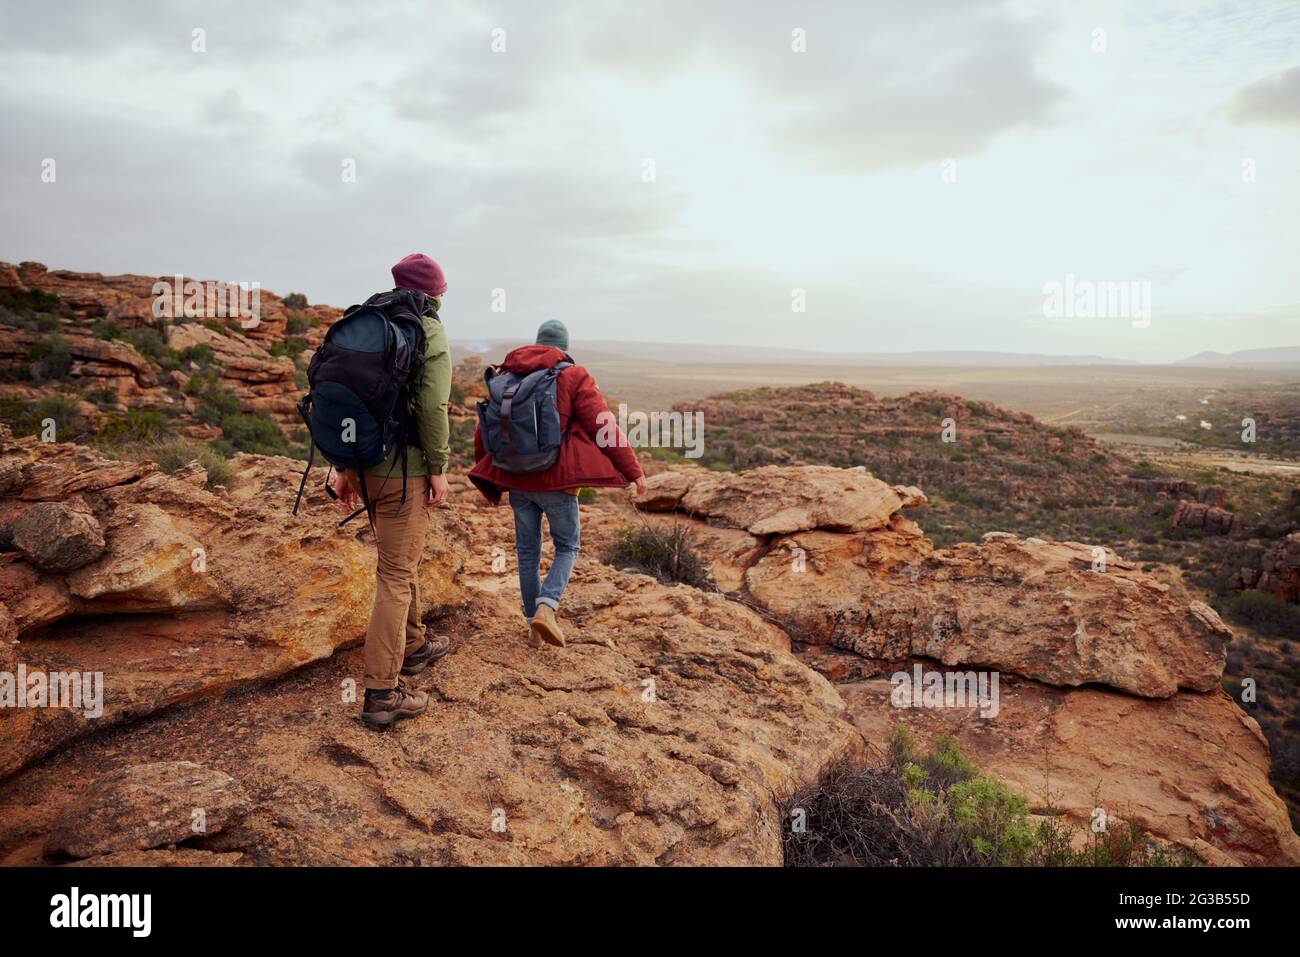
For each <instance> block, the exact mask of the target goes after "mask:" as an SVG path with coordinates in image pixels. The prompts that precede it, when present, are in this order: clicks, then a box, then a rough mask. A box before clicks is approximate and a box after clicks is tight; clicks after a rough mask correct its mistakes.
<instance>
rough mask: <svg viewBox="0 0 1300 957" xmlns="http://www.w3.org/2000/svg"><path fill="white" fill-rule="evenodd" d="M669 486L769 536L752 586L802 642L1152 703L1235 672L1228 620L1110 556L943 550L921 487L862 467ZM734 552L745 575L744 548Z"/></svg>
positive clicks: (753, 559) (689, 480)
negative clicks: (894, 483)
mask: <svg viewBox="0 0 1300 957" xmlns="http://www.w3.org/2000/svg"><path fill="white" fill-rule="evenodd" d="M760 473H762V474H760ZM834 473H838V477H837V476H836V475H835V474H834ZM665 488H671V489H673V490H675V491H678V490H679V491H680V492H681V494H680V496H679V497H678V499H677V508H679V509H680V510H682V511H683V512H686V513H688V514H691V515H695V516H699V515H705V516H709V517H710V518H712V519H714V520H715V521H717V520H720V521H723V522H725V523H727V524H739V525H742V526H745V525H746V524H747V527H748V531H749V532H750V533H751V534H754V535H756V536H759V537H763V535H764V533H765V532H766V541H765V542H764V546H765V547H763V548H759V547H758V542H757V541H755V543H754V545H753V546H752V547H750V548H748V549H746V550H744V551H742V553H741V555H740V556H739V558H740V560H741V561H745V560H748V564H747V566H746V567H745V569H744V574H743V586H744V591H745V593H746V594H747V595H749V596H750V597H752V598H753V599H755V600H756V601H757V603H758V604H759V605H760V606H761V607H763V608H764V609H766V610H767V611H769V612H771V613H773V614H774V615H775V616H776V617H777V619H778V620H779V621H780V622H781V623H782V624H783V625H784V626H785V627H786V628H787V629H788V630H789V631H790V633H791V634H792V635H793V636H795V637H796V638H797V639H798V640H799V641H801V642H804V643H807V644H830V645H834V646H836V647H839V648H845V649H848V650H850V651H854V652H857V653H858V654H861V655H863V656H864V657H867V658H873V659H882V660H901V659H904V658H907V657H909V656H924V657H930V658H934V659H936V660H939V661H942V662H944V663H945V664H953V665H955V664H968V665H974V666H979V667H989V668H997V669H1000V670H1005V671H1009V672H1012V673H1015V674H1021V675H1024V676H1025V677H1030V678H1035V679H1037V680H1040V681H1046V682H1049V683H1051V684H1058V685H1072V686H1078V685H1084V684H1106V685H1109V686H1111V687H1114V688H1118V689H1120V690H1123V691H1128V692H1130V693H1132V694H1139V695H1144V696H1149V697H1168V696H1169V695H1172V694H1174V693H1175V692H1177V691H1178V689H1179V688H1192V689H1196V690H1201V691H1204V690H1208V689H1210V688H1213V687H1215V686H1216V685H1217V684H1218V681H1219V678H1220V677H1221V676H1222V673H1223V663H1224V659H1225V655H1226V649H1227V643H1228V640H1229V639H1230V638H1231V632H1230V631H1229V629H1228V628H1227V627H1226V626H1225V625H1224V624H1223V622H1222V621H1221V620H1220V619H1219V617H1218V615H1216V614H1215V613H1214V611H1213V610H1211V609H1210V608H1209V607H1208V606H1206V605H1204V604H1203V603H1201V602H1198V601H1195V600H1194V599H1192V598H1191V597H1190V596H1188V595H1187V594H1186V593H1185V592H1184V591H1182V590H1181V589H1180V588H1178V587H1176V586H1173V585H1168V584H1163V583H1159V582H1157V581H1155V580H1154V579H1152V578H1151V577H1150V576H1147V575H1144V574H1142V573H1140V572H1138V571H1137V569H1136V566H1135V565H1133V564H1132V563H1129V562H1126V561H1123V560H1122V559H1120V558H1119V557H1118V556H1116V555H1115V554H1114V553H1113V552H1110V551H1109V550H1106V549H1093V548H1089V547H1088V546H1086V545H1082V544H1079V543H1077V542H1064V543H1062V542H1045V541H1041V540H1038V539H1019V538H1017V537H1015V536H1013V535H1008V534H1005V533H990V534H989V535H986V536H985V538H984V541H983V542H982V543H980V544H979V545H971V544H963V545H957V546H955V547H954V548H951V549H946V550H943V551H939V552H935V551H933V549H932V548H931V546H930V544H929V542H928V540H927V539H925V537H924V535H923V534H922V533H921V530H920V528H919V527H918V526H917V525H916V524H915V523H914V522H911V521H910V520H908V519H906V518H904V517H903V516H902V515H901V514H900V512H899V509H900V508H902V507H904V505H912V504H917V503H919V502H921V501H924V497H923V496H921V494H920V492H919V491H917V490H915V489H901V490H900V489H896V488H893V487H890V486H888V485H885V483H883V482H879V481H878V480H876V479H874V478H872V477H871V476H870V475H867V474H865V473H862V472H858V471H856V470H839V469H827V468H822V467H815V466H804V467H798V468H769V469H756V470H754V471H753V472H748V473H744V474H743V475H742V476H725V475H724V476H719V477H714V476H712V475H711V474H710V473H706V472H702V471H701V472H695V471H692V472H688V473H663V474H661V475H656V476H652V477H651V479H650V480H648V481H647V494H646V499H648V500H651V501H654V502H655V504H656V505H657V506H659V505H661V502H662V499H663V498H664V496H663V494H662V491H661V490H663V489H665ZM837 494H838V495H840V496H841V497H842V499H843V501H842V502H841V503H839V504H836V503H835V502H834V501H833V500H834V498H835V496H836V495H837ZM782 496H783V497H782ZM773 500H775V503H776V504H773ZM786 502H790V503H800V504H798V505H793V504H792V505H785V504H784V503H786ZM791 532H793V534H790V533H791ZM701 534H702V535H703V536H704V537H705V538H708V537H709V536H710V532H707V531H701ZM720 558H721V562H720V564H721V566H722V568H723V574H724V578H728V579H729V580H732V581H734V580H735V579H736V578H737V575H736V568H735V565H736V560H737V556H736V555H735V554H734V553H733V552H732V551H725V552H723V553H721V554H720Z"/></svg>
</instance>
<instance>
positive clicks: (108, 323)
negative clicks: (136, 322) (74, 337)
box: [90, 319, 122, 341]
mask: <svg viewBox="0 0 1300 957" xmlns="http://www.w3.org/2000/svg"><path fill="white" fill-rule="evenodd" d="M90 331H91V332H93V333H94V334H95V335H96V336H98V337H99V338H100V339H108V340H110V341H111V340H113V339H121V338H122V327H121V326H119V325H118V324H117V323H116V322H114V321H113V320H112V319H96V320H95V321H94V322H93V323H91V326H90Z"/></svg>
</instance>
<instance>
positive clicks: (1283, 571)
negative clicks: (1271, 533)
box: [1240, 532, 1300, 604]
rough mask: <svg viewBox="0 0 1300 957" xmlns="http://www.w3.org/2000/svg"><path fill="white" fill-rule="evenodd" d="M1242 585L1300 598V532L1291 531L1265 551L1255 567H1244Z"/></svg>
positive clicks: (1289, 599)
mask: <svg viewBox="0 0 1300 957" xmlns="http://www.w3.org/2000/svg"><path fill="white" fill-rule="evenodd" d="M1240 587H1242V588H1254V589H1256V590H1258V591H1263V592H1268V593H1269V594H1270V595H1274V596H1276V597H1278V598H1280V599H1281V600H1282V601H1285V602H1290V603H1291V604H1296V603H1297V602H1300V532H1292V533H1291V534H1290V535H1288V536H1287V537H1286V538H1284V539H1282V541H1280V542H1278V543H1277V544H1275V545H1274V546H1273V547H1272V548H1270V549H1268V550H1267V551H1264V552H1263V553H1262V554H1261V555H1260V556H1259V559H1258V561H1257V562H1256V563H1255V564H1254V565H1253V566H1252V567H1249V568H1243V569H1241V573H1240Z"/></svg>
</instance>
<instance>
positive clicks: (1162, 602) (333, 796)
mask: <svg viewBox="0 0 1300 957" xmlns="http://www.w3.org/2000/svg"><path fill="white" fill-rule="evenodd" d="M297 465H298V463H296V462H294V461H292V460H289V459H282V458H266V457H261V456H251V455H241V456H239V457H237V458H236V459H235V461H234V478H233V479H232V480H231V481H230V482H229V484H228V486H225V487H218V488H216V489H215V490H206V489H205V488H204V484H205V476H204V474H203V471H202V469H201V468H200V467H199V466H198V465H197V464H196V465H192V466H190V467H188V468H184V469H181V470H179V471H177V472H176V473H174V474H172V475H164V474H162V473H160V472H159V471H158V470H157V469H156V467H155V466H153V465H152V464H151V463H147V462H146V463H136V462H120V461H114V460H110V459H106V458H103V457H102V456H100V455H99V454H97V453H95V452H93V451H91V450H88V449H85V448H83V447H80V446H76V445H71V444H60V443H43V442H40V441H39V440H37V439H36V438H34V437H29V438H23V439H17V440H15V439H13V438H11V437H10V436H9V435H8V434H7V433H5V432H3V431H0V602H2V603H3V604H2V606H0V636H2V637H0V673H6V672H7V673H9V674H11V675H17V674H19V673H20V672H22V673H26V674H27V675H31V674H33V673H39V674H43V675H47V676H53V675H60V674H62V675H70V674H78V675H93V674H95V673H99V674H102V681H103V696H102V709H100V713H98V714H95V715H93V716H90V715H89V714H88V713H87V710H88V709H87V708H85V707H82V708H81V709H77V708H51V707H43V706H32V702H31V701H28V702H27V706H25V707H7V708H4V709H0V778H2V779H3V781H2V782H0V861H2V862H4V863H8V864H18V863H38V862H45V863H61V862H80V861H85V862H88V863H122V864H177V865H185V864H213V865H216V864H298V863H313V864H319V863H388V864H392V863H425V864H435V863H542V864H574V863H616V864H651V863H659V864H740V863H747V864H776V863H779V862H780V860H781V839H780V834H781V827H782V822H781V819H780V810H779V808H780V802H781V800H782V799H783V798H785V797H786V796H788V795H789V794H790V793H792V791H793V790H794V789H795V788H796V787H798V786H799V785H800V784H802V783H805V782H808V781H810V780H813V779H815V778H816V776H817V775H818V774H819V773H820V772H821V771H822V770H823V769H824V768H826V767H828V766H829V765H831V764H833V763H835V762H836V761H837V760H839V759H841V758H843V757H846V756H847V757H850V758H854V757H856V758H860V759H862V758H866V759H869V757H870V755H871V754H873V753H875V752H877V751H878V750H879V749H880V748H881V746H882V743H883V741H884V738H885V736H886V735H887V734H888V732H889V731H890V729H891V728H892V727H893V726H894V725H895V724H897V723H899V722H902V723H905V724H907V725H909V726H911V727H913V728H914V729H915V730H916V731H917V732H918V733H919V734H920V735H922V736H923V737H927V738H932V737H935V736H937V735H938V734H939V733H941V732H942V731H945V730H947V731H951V732H953V733H955V734H956V735H957V737H958V738H959V739H960V741H961V742H962V745H963V747H964V749H965V750H966V751H967V752H968V753H969V754H971V756H972V757H973V758H974V759H975V760H976V761H977V762H978V763H979V764H980V765H981V766H982V767H983V768H984V769H985V770H986V771H987V772H988V773H991V774H994V775H996V776H998V777H999V778H1001V779H1003V780H1004V781H1006V782H1007V783H1009V784H1010V785H1011V786H1013V787H1015V788H1017V789H1019V790H1021V791H1023V792H1024V793H1025V794H1026V795H1028V796H1030V797H1031V799H1032V800H1035V801H1037V800H1040V798H1039V796H1040V795H1043V794H1046V793H1050V798H1051V803H1052V805H1053V807H1055V808H1057V809H1059V812H1060V813H1063V814H1066V815H1069V816H1071V817H1072V818H1076V819H1080V820H1084V821H1086V820H1088V819H1089V816H1090V815H1091V814H1092V813H1093V808H1094V806H1095V802H1098V801H1101V802H1104V806H1105V807H1106V808H1107V812H1108V813H1109V814H1111V815H1112V816H1116V817H1120V818H1125V819H1133V820H1136V821H1138V822H1140V823H1141V825H1142V826H1143V827H1144V828H1147V829H1148V830H1150V831H1151V832H1152V833H1153V834H1155V835H1156V836H1158V837H1160V838H1162V839H1164V840H1167V841H1170V842H1172V843H1176V844H1180V845H1183V846H1186V847H1189V848H1191V849H1193V850H1194V851H1195V852H1196V853H1197V854H1198V855H1199V856H1200V857H1201V858H1202V859H1203V860H1206V861H1208V862H1211V863H1218V864H1234V863H1245V864H1257V863H1300V844H1298V842H1297V839H1296V837H1295V835H1294V834H1293V833H1292V832H1291V830H1290V828H1289V827H1288V824H1287V818H1286V812H1285V809H1284V808H1283V806H1282V804H1281V801H1280V800H1279V799H1278V798H1277V796H1276V795H1275V794H1274V793H1273V791H1272V790H1271V788H1270V787H1269V784H1268V749H1267V745H1266V743H1265V742H1264V740H1263V738H1262V736H1261V735H1260V734H1259V730H1258V728H1257V727H1256V726H1255V724H1254V722H1253V721H1252V720H1251V719H1250V718H1249V717H1247V716H1246V715H1245V714H1244V713H1243V712H1241V711H1240V710H1239V709H1238V708H1237V707H1236V705H1235V704H1234V702H1233V701H1232V700H1231V699H1230V698H1229V697H1228V696H1227V695H1226V694H1224V693H1223V692H1222V691H1221V690H1218V688H1217V685H1216V682H1217V674H1218V671H1219V670H1220V669H1221V668H1222V660H1223V647H1224V643H1225V642H1226V639H1227V635H1228V633H1227V629H1226V628H1224V626H1223V625H1222V623H1221V622H1219V621H1218V619H1217V617H1216V616H1215V615H1214V614H1213V612H1210V611H1208V609H1205V608H1204V607H1203V606H1201V605H1199V604H1198V603H1197V602H1196V601H1195V600H1194V599H1192V598H1191V597H1190V596H1189V595H1187V594H1186V593H1185V592H1183V591H1182V590H1181V589H1180V588H1179V587H1177V586H1175V585H1169V584H1163V583H1159V582H1157V581H1155V580H1154V579H1152V578H1150V577H1149V576H1146V575H1143V574H1141V573H1139V572H1137V571H1135V570H1134V569H1133V568H1132V567H1131V566H1129V565H1128V564H1127V563H1125V562H1124V561H1122V560H1121V559H1120V558H1118V557H1117V556H1113V555H1106V556H1104V557H1105V559H1106V565H1105V570H1097V569H1096V568H1095V567H1094V565H1093V564H1092V563H1093V562H1094V561H1095V560H1096V556H1094V555H1093V554H1092V553H1091V552H1090V551H1088V550H1086V549H1083V547H1082V546H1076V545H1072V544H1069V543H1048V542H1035V541H1027V540H1021V539H1017V538H1014V537H1012V536H1008V535H996V534H995V535H992V536H990V537H989V538H988V539H987V540H986V541H985V542H983V543H981V544H979V545H973V546H972V545H968V546H961V547H958V548H955V549H949V550H936V549H934V548H933V547H932V546H931V545H930V543H929V541H928V540H927V539H926V538H925V537H924V535H923V534H922V533H921V531H920V529H919V527H918V526H916V525H915V524H914V523H913V522H912V521H910V520H908V519H906V518H903V517H902V515H901V514H900V509H902V508H904V507H911V508H915V507H918V506H919V505H920V503H921V502H922V501H923V495H922V493H921V492H920V491H919V490H917V489H913V488H904V487H895V486H890V485H888V484H886V483H883V482H879V481H877V480H876V479H874V478H873V477H871V476H870V475H867V474H866V473H864V472H862V471H854V470H839V469H829V468H807V469H798V468H787V469H779V470H776V471H773V472H772V473H770V474H768V473H762V474H760V473H754V472H751V473H746V474H745V475H741V476H733V475H728V474H718V473H711V472H705V471H703V470H687V471H685V472H669V473H664V474H661V475H658V476H654V477H653V478H652V480H651V487H650V489H649V493H648V495H647V496H646V498H645V500H644V501H643V502H642V505H644V506H649V507H653V508H655V509H659V510H660V511H657V512H643V513H641V514H640V516H638V513H637V512H635V511H634V510H633V509H632V508H631V507H630V506H629V505H628V504H626V503H624V502H623V501H621V497H620V495H618V494H609V495H602V496H601V497H600V499H599V500H598V503H597V504H596V505H587V506H583V510H584V514H585V522H586V531H585V533H584V534H585V536H586V538H587V544H586V548H585V551H584V555H583V558H582V559H581V560H580V562H579V565H578V570H577V573H576V575H575V579H574V582H573V585H572V588H571V592H570V594H569V596H568V597H567V599H566V602H565V608H564V615H565V618H566V620H567V621H568V622H569V630H570V634H571V641H570V644H569V647H567V648H565V649H559V650H548V651H546V652H545V653H539V652H537V651H534V650H533V649H532V648H530V647H529V646H528V645H527V643H526V642H525V640H524V634H523V628H522V623H521V620H520V618H519V613H518V610H517V601H518V598H517V596H518V589H517V585H516V583H515V578H514V569H513V566H512V565H511V564H510V562H509V556H510V554H511V546H512V540H513V539H512V530H511V525H510V516H509V512H508V510H504V509H491V508H486V507H480V506H479V505H478V504H477V503H476V501H475V498H474V496H473V493H472V492H471V491H470V490H469V489H468V487H467V486H465V485H463V484H460V485H458V486H457V492H456V495H455V496H453V503H452V505H451V506H450V507H448V508H445V509H442V510H440V511H439V512H438V513H437V515H436V517H435V522H434V525H435V532H434V534H433V535H432V536H431V539H430V542H429V544H428V548H427V552H426V555H425V561H424V564H423V569H422V587H423V589H424V595H425V598H426V602H427V614H426V621H427V622H428V623H429V624H430V625H431V626H433V627H435V628H437V629H438V630H440V631H444V632H447V633H449V634H450V635H451V636H452V637H453V640H454V642H455V645H454V649H453V651H452V653H451V654H450V655H449V656H448V657H447V658H445V659H443V660H442V661H441V662H440V663H438V664H437V665H436V666H435V667H434V668H432V669H430V670H429V671H428V672H426V673H425V674H424V675H422V676H420V677H419V678H418V679H414V680H415V681H416V682H417V683H418V684H420V685H421V686H422V687H425V688H427V689H428V690H429V691H430V692H431V699H432V702H433V704H432V706H431V708H430V711H429V713H428V714H427V715H425V716H423V717H422V718H420V719H417V720H416V721H413V722H409V723H407V724H406V725H405V726H403V727H402V728H401V729H400V730H399V731H397V732H394V733H390V734H377V733H375V732H373V731H369V730H367V729H365V728H363V727H362V726H361V725H360V723H359V721H358V720H357V718H356V710H357V705H356V703H355V700H354V697H355V693H356V691H355V681H356V679H357V677H358V676H359V671H360V661H359V653H358V650H357V648H356V645H357V643H358V641H359V638H360V635H361V632H362V630H363V628H364V622H365V619H366V615H367V611H368V607H369V602H370V600H371V597H372V594H373V588H374V585H373V564H372V562H373V557H372V556H373V552H372V544H371V542H370V537H369V531H368V529H367V528H366V527H365V525H364V523H360V522H358V523H354V524H352V525H349V526H345V527H343V528H339V527H338V525H337V519H338V513H337V512H336V511H334V510H333V509H332V508H331V506H330V504H329V503H328V500H327V499H326V498H325V497H324V495H323V494H321V492H320V491H319V488H318V486H313V487H311V495H310V496H309V499H308V502H307V505H306V507H305V509H304V512H303V514H302V515H300V516H299V517H298V518H292V517H291V516H290V515H289V502H290V500H291V498H292V493H293V491H294V489H295V483H296V477H297V472H296V468H297ZM775 491H779V493H780V494H779V495H777V494H774V492H775ZM682 509H687V510H688V512H689V515H687V514H686V513H685V512H682V511H681V510H682ZM637 521H648V522H678V521H684V522H687V523H689V524H690V526H691V528H692V529H693V530H694V533H695V536H696V539H697V542H698V546H699V547H700V548H701V549H703V550H704V551H705V552H706V553H707V555H708V557H709V558H710V561H711V564H712V568H713V570H714V572H715V578H716V580H717V581H718V582H719V584H720V585H721V586H722V587H723V589H724V590H725V591H726V592H730V594H729V595H724V594H723V593H720V592H717V591H709V590H700V589H696V588H692V587H689V586H686V585H665V584H661V583H659V582H657V581H655V580H654V579H652V578H650V577H648V576H646V575H641V574H634V573H630V572H626V571H620V570H617V569H614V568H611V567H609V566H607V565H605V564H602V563H601V562H600V561H599V560H598V556H599V555H600V554H601V552H602V549H603V546H604V545H605V544H607V543H608V542H610V541H612V540H613V538H614V536H616V534H617V530H618V529H619V528H620V527H622V526H624V525H627V524H629V523H635V522H637ZM503 557H504V560H503ZM792 638H793V639H794V640H793V641H792ZM917 663H921V664H923V665H924V666H925V667H927V668H931V669H948V670H954V669H967V668H969V669H972V670H973V669H980V670H986V669H987V670H997V671H999V672H1000V673H1001V676H1002V679H1003V680H1002V682H1001V685H1000V689H1001V690H1000V703H999V707H998V712H997V714H996V715H995V716H992V717H989V718H983V717H980V716H979V715H978V714H976V713H974V712H973V711H972V710H970V709H969V708H956V707H954V708H948V707H937V708H931V707H923V708H900V707H895V704H896V703H897V702H896V701H894V700H893V698H894V695H893V694H892V693H891V692H892V690H893V688H892V685H891V682H890V680H889V679H890V677H891V674H892V673H893V672H895V671H896V670H898V669H900V668H906V667H910V666H912V665H914V664H917ZM195 809H200V810H201V811H202V812H203V818H202V820H203V829H202V830H201V831H199V832H196V831H195V829H194V826H193V821H194V812H195Z"/></svg>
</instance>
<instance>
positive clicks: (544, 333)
mask: <svg viewBox="0 0 1300 957" xmlns="http://www.w3.org/2000/svg"><path fill="white" fill-rule="evenodd" d="M537 344H538V345H539V346H554V347H555V348H557V349H559V350H560V351H561V352H568V351H569V330H568V329H566V328H565V326H564V323H562V322H560V320H559V319H547V320H546V321H545V322H543V323H542V324H541V326H540V327H539V328H538V330H537Z"/></svg>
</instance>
